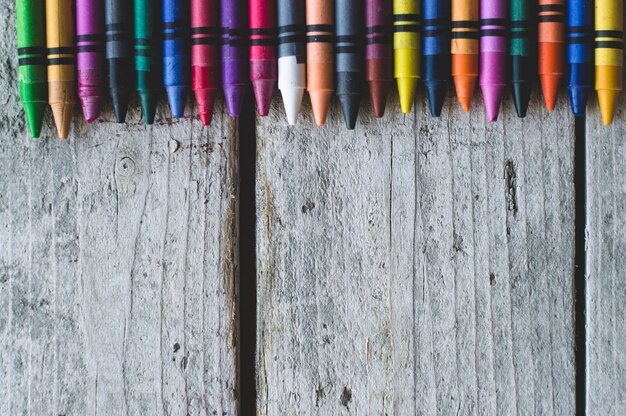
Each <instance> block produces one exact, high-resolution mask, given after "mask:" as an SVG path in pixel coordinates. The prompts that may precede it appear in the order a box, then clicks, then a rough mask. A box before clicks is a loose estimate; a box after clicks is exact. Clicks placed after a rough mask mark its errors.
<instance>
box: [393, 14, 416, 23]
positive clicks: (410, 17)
mask: <svg viewBox="0 0 626 416" xmlns="http://www.w3.org/2000/svg"><path fill="white" fill-rule="evenodd" d="M417 20H420V15H419V14H394V15H393V21H394V22H415V21H417Z"/></svg>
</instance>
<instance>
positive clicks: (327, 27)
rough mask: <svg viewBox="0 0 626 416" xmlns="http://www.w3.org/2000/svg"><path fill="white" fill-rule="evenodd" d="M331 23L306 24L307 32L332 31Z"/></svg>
mask: <svg viewBox="0 0 626 416" xmlns="http://www.w3.org/2000/svg"><path fill="white" fill-rule="evenodd" d="M334 30H335V29H334V28H333V25H308V26H307V27H306V31H307V32H331V33H332V32H334Z"/></svg>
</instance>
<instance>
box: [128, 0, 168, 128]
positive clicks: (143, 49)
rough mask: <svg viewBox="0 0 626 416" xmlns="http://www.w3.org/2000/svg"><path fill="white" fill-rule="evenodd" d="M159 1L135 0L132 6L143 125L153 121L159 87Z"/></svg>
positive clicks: (138, 90)
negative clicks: (133, 7) (133, 9)
mask: <svg viewBox="0 0 626 416" xmlns="http://www.w3.org/2000/svg"><path fill="white" fill-rule="evenodd" d="M160 5H161V2H160V1H158V0H157V1H155V0H134V6H135V73H136V76H137V92H138V93H139V99H140V102H141V109H142V111H143V119H144V122H145V123H146V124H152V123H153V122H154V114H155V112H156V107H157V102H158V99H159V88H160V86H161V78H162V76H161V42H159V39H160V37H159V22H160V21H161V9H160Z"/></svg>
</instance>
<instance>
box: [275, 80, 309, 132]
mask: <svg viewBox="0 0 626 416" xmlns="http://www.w3.org/2000/svg"><path fill="white" fill-rule="evenodd" d="M280 93H281V95H282V97H283V104H284V106H285V114H287V123H289V125H290V126H295V125H296V120H297V119H298V113H299V112H300V105H301V104H302V96H303V95H304V88H283V89H282V90H280Z"/></svg>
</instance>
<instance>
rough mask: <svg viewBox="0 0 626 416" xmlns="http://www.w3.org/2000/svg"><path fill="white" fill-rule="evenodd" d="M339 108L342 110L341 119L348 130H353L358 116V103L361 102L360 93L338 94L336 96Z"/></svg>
mask: <svg viewBox="0 0 626 416" xmlns="http://www.w3.org/2000/svg"><path fill="white" fill-rule="evenodd" d="M338 98H339V103H340V104H341V109H342V111H343V119H344V121H345V122H346V127H347V128H348V130H354V128H355V127H356V121H357V118H358V117H359V105H360V104H361V95H360V94H340V95H339V96H338Z"/></svg>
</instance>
